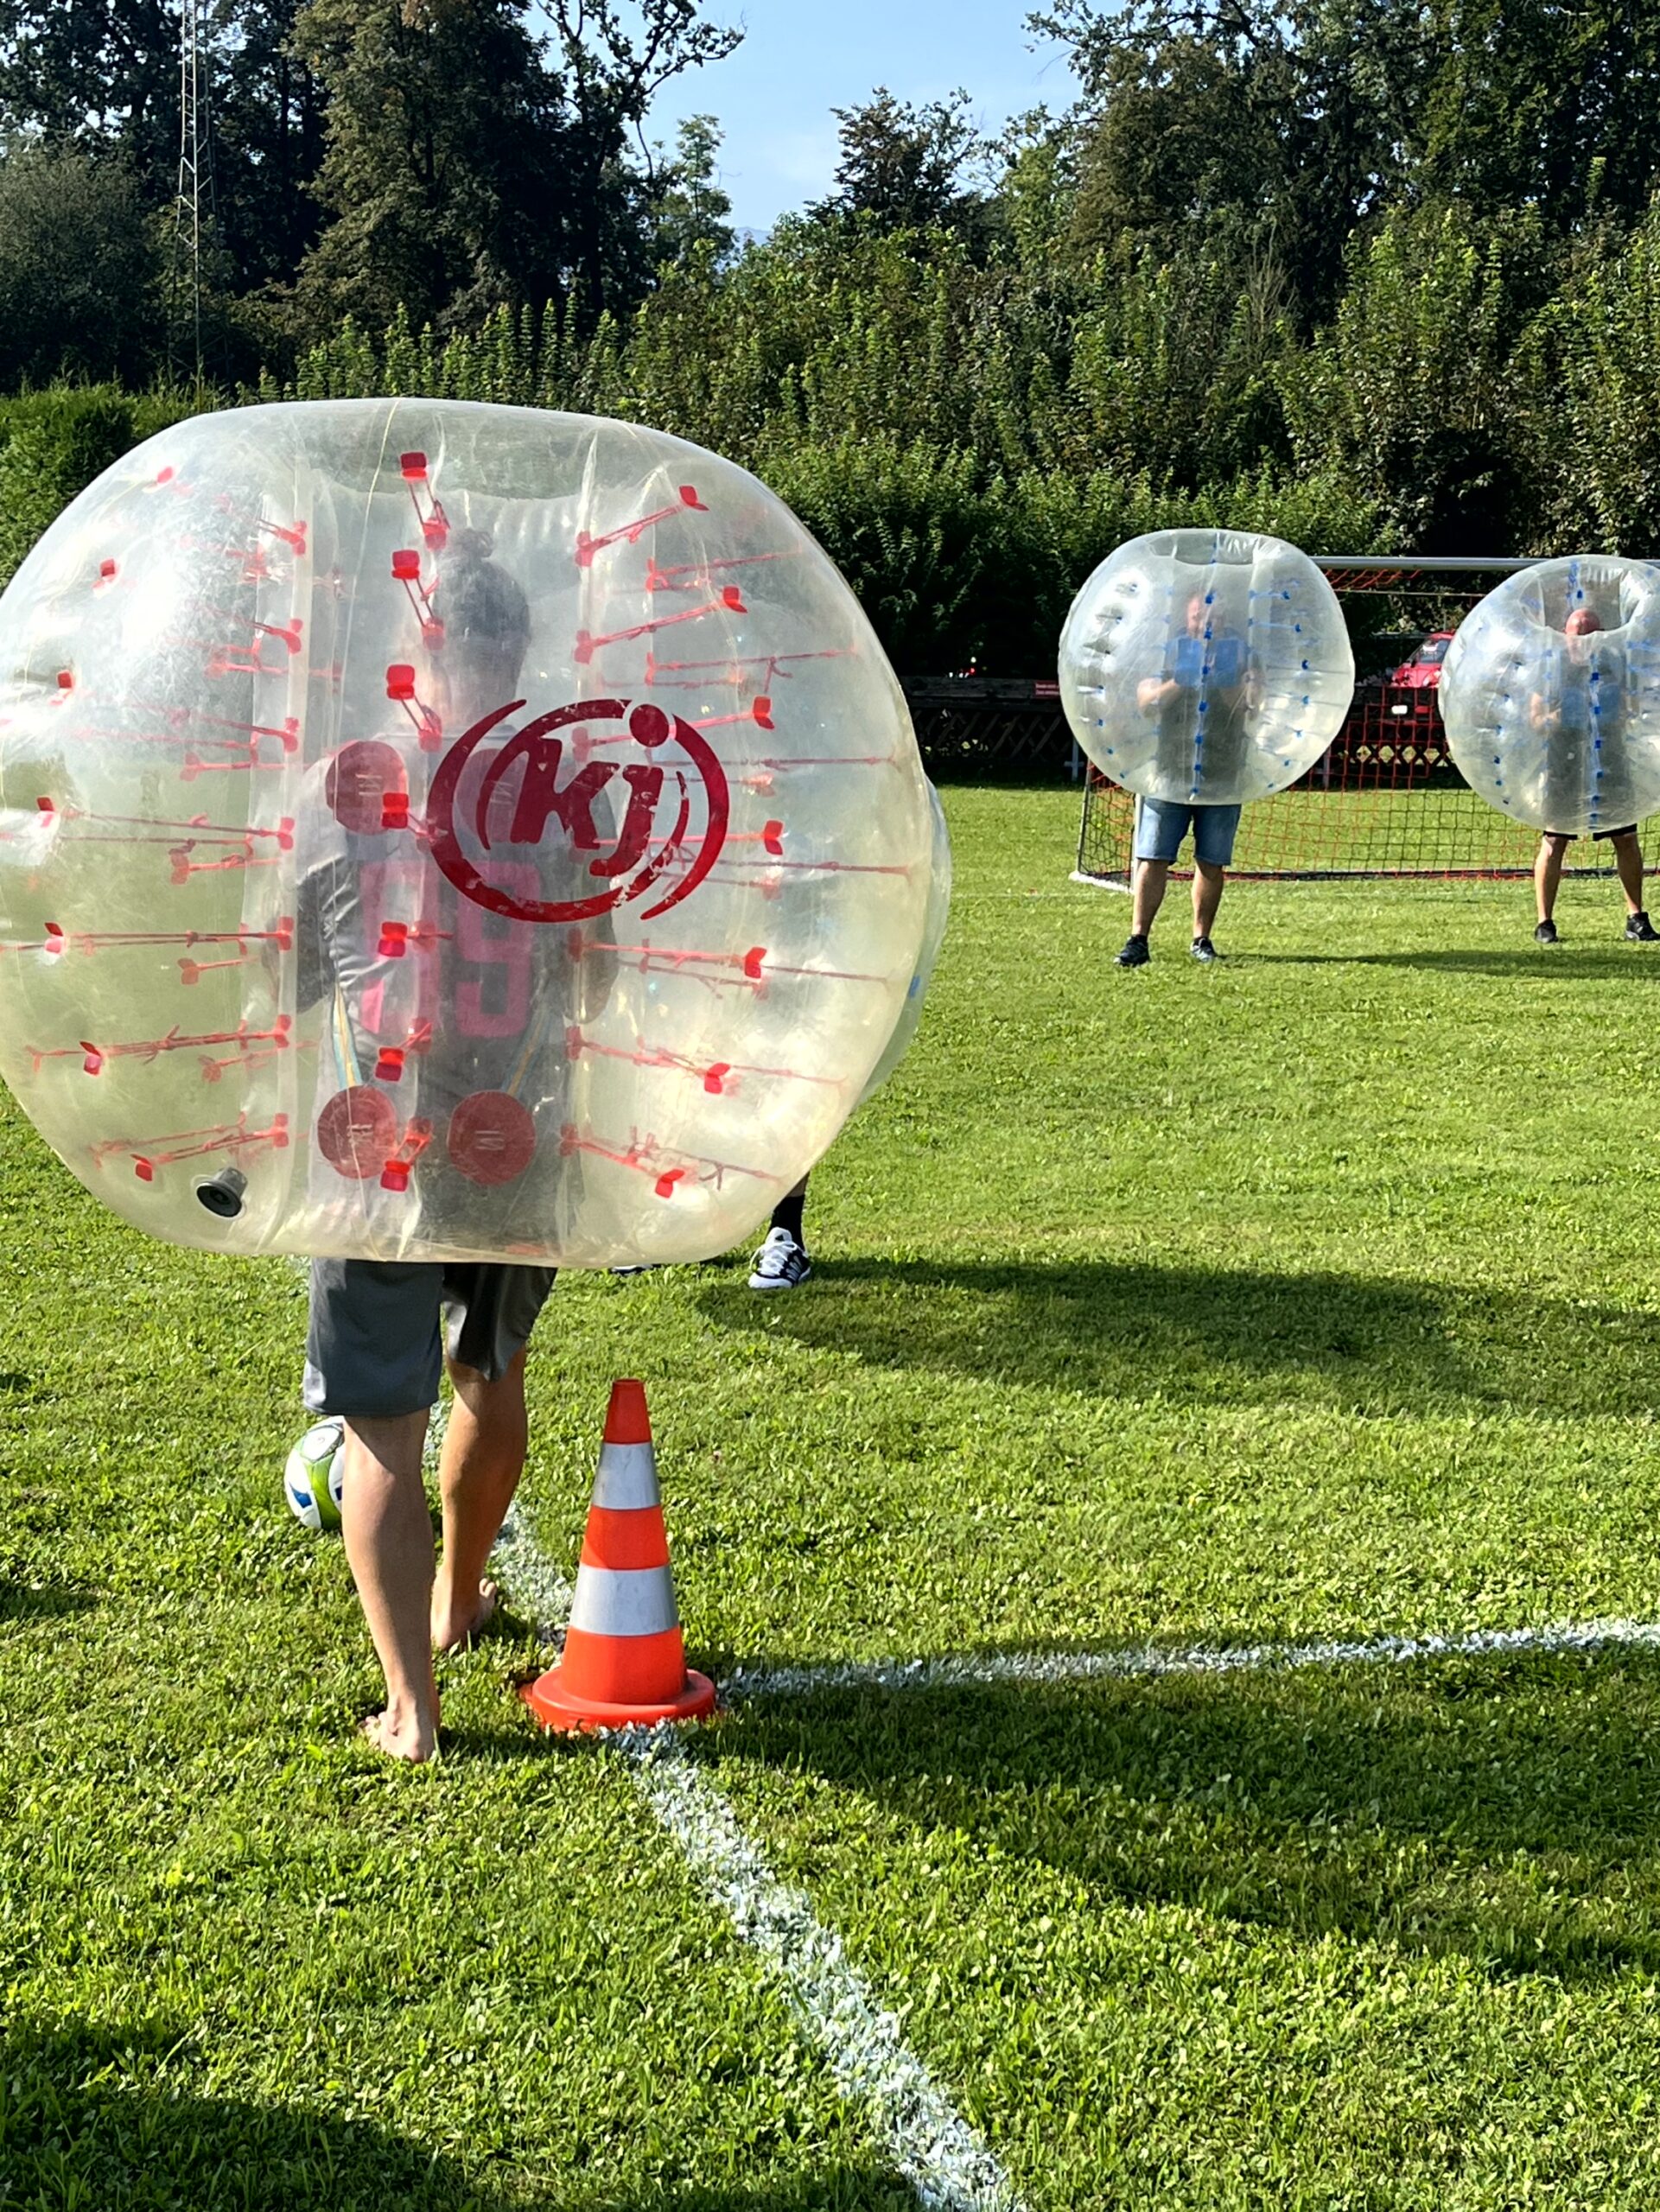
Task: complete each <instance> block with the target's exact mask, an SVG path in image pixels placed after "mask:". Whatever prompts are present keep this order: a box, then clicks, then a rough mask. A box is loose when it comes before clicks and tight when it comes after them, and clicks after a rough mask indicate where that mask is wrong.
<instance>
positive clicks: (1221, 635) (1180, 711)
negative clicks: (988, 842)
mask: <svg viewBox="0 0 1660 2212" xmlns="http://www.w3.org/2000/svg"><path fill="white" fill-rule="evenodd" d="M1210 606H1211V602H1210V601H1209V600H1208V599H1207V598H1206V596H1205V594H1204V593H1203V592H1195V593H1194V594H1193V597H1192V598H1191V599H1190V600H1189V601H1188V602H1187V609H1186V617H1185V623H1184V627H1183V631H1182V633H1181V635H1180V637H1178V638H1175V639H1172V641H1171V644H1170V646H1169V649H1168V651H1167V654H1166V657H1165V668H1164V673H1163V674H1162V675H1161V676H1151V677H1143V679H1142V682H1141V683H1140V684H1139V685H1138V686H1137V687H1136V694H1135V696H1136V702H1137V704H1138V705H1139V706H1140V708H1141V709H1142V713H1143V714H1144V715H1149V716H1153V715H1156V716H1157V717H1158V719H1159V721H1160V723H1161V734H1165V735H1167V736H1168V737H1169V738H1170V739H1171V740H1172V741H1173V743H1177V744H1180V743H1182V742H1184V741H1186V740H1187V739H1188V738H1189V737H1190V736H1191V734H1192V732H1193V726H1194V723H1195V721H1197V719H1198V717H1197V715H1196V712H1195V707H1196V701H1195V694H1196V693H1198V692H1199V690H1201V688H1203V690H1204V694H1205V758H1206V766H1207V767H1209V769H1210V770H1211V771H1212V773H1215V774H1217V775H1218V776H1220V775H1223V774H1225V773H1226V772H1228V770H1229V767H1230V765H1231V754H1232V753H1235V752H1236V751H1237V749H1238V748H1239V747H1241V745H1242V744H1243V741H1244V737H1245V731H1244V726H1243V722H1244V713H1245V709H1246V705H1247V678H1248V674H1249V667H1248V662H1247V657H1246V652H1245V641H1244V639H1243V638H1242V637H1241V636H1240V635H1239V633H1238V632H1237V630H1233V629H1224V628H1221V627H1219V626H1218V625H1217V624H1216V623H1215V622H1214V621H1213V620H1212V615H1211V612H1210ZM1240 812H1241V810H1240V809H1239V808H1238V807H1237V806H1205V805H1197V804H1182V803H1180V802H1179V801H1176V800H1173V799H1156V798H1139V799H1137V800H1136V802H1135V838H1134V842H1133V845H1132V849H1131V858H1132V863H1133V866H1134V869H1135V879H1134V903H1133V906H1132V909H1131V914H1130V933H1129V938H1128V939H1127V940H1126V942H1125V944H1124V947H1123V950H1122V951H1121V952H1120V953H1118V955H1117V956H1116V958H1117V964H1118V966H1119V967H1121V968H1145V967H1146V965H1147V963H1148V961H1149V960H1150V959H1151V958H1152V957H1153V953H1152V949H1151V947H1150V945H1149V944H1148V938H1150V936H1151V935H1152V931H1153V925H1154V921H1155V920H1156V919H1157V918H1158V913H1159V909H1160V907H1161V906H1162V905H1163V904H1164V893H1165V887H1166V885H1167V882H1168V880H1169V877H1170V870H1171V868H1172V867H1173V865H1174V863H1175V861H1176V858H1177V855H1179V854H1180V851H1181V847H1182V841H1183V839H1184V838H1185V837H1186V835H1187V833H1188V830H1189V829H1190V828H1191V829H1192V831H1193V946H1192V951H1193V958H1194V959H1195V960H1198V961H1201V962H1204V963H1206V964H1207V965H1208V964H1209V963H1211V962H1212V961H1214V960H1217V959H1219V958H1220V957H1221V956H1220V954H1218V951H1217V949H1216V946H1215V944H1213V943H1212V938H1211V932H1212V929H1213V928H1214V927H1215V925H1216V917H1217V911H1218V907H1219V906H1221V904H1222V892H1223V887H1224V884H1225V883H1226V880H1227V869H1228V867H1229V864H1230V862H1231V861H1232V859H1233V847H1234V839H1235V837H1236V836H1237V834H1238V829H1239V816H1240Z"/></svg>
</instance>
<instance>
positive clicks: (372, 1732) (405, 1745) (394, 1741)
mask: <svg viewBox="0 0 1660 2212" xmlns="http://www.w3.org/2000/svg"><path fill="white" fill-rule="evenodd" d="M359 1734H360V1735H361V1736H362V1738H363V1740H364V1742H365V1743H366V1744H370V1745H372V1746H373V1747H374V1749H375V1750H376V1751H384V1752H385V1755H386V1757H387V1758H389V1759H403V1760H404V1762H405V1763H406V1764H409V1765H410V1766H424V1765H425V1764H426V1762H427V1761H428V1760H429V1758H431V1757H432V1755H433V1753H434V1752H435V1751H436V1750H437V1748H438V1728H437V1715H436V1711H435V1713H434V1715H433V1718H432V1719H431V1720H430V1721H428V1720H425V1719H421V1718H420V1717H419V1716H417V1715H411V1714H407V1713H404V1712H402V1711H398V1712H394V1711H393V1709H392V1707H391V1706H388V1707H386V1709H385V1712H384V1713H371V1714H370V1715H369V1718H368V1719H366V1721H365V1722H364V1723H363V1726H362V1727H361V1728H360V1729H359Z"/></svg>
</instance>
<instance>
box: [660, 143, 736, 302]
mask: <svg viewBox="0 0 1660 2212" xmlns="http://www.w3.org/2000/svg"><path fill="white" fill-rule="evenodd" d="M720 151H721V126H720V124H718V123H717V122H716V119H715V118H714V117H713V116H712V115H689V116H688V117H687V118H686V119H685V121H684V123H683V124H681V125H680V128H679V130H678V131H677V133H676V136H675V158H674V160H673V162H671V163H670V164H669V165H668V166H667V167H665V168H662V169H659V170H658V175H657V194H656V205H655V208H654V211H653V225H654V229H655V234H656V253H657V258H658V263H659V264H663V263H667V264H671V265H672V266H675V267H683V266H688V265H690V264H691V263H692V262H693V261H695V260H696V258H697V257H698V256H699V255H703V256H707V257H709V258H710V259H712V260H714V261H716V262H720V261H722V260H724V259H725V257H727V255H728V254H729V253H730V252H731V251H732V246H733V231H732V226H731V224H730V222H728V216H729V215H730V214H731V213H732V202H731V201H730V200H728V198H727V196H726V194H725V193H724V192H722V189H721V186H720V181H719V170H718V166H717V157H718V156H719V154H720Z"/></svg>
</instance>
